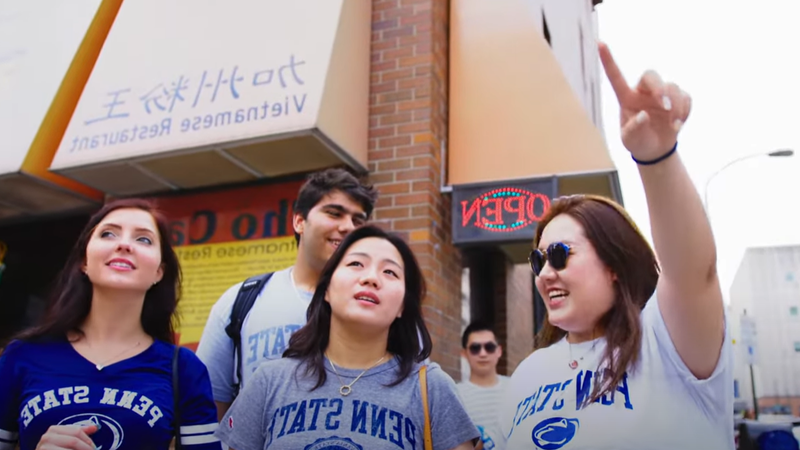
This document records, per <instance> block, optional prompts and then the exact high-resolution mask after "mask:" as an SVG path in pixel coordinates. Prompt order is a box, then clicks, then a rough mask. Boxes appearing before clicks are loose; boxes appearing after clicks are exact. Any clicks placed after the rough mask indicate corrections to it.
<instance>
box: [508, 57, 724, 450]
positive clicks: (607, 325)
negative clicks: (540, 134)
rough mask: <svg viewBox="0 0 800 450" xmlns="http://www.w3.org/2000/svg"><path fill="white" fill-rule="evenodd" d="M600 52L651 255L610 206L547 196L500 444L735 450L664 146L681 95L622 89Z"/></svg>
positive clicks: (680, 173) (709, 304) (693, 208)
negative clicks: (532, 309)
mask: <svg viewBox="0 0 800 450" xmlns="http://www.w3.org/2000/svg"><path fill="white" fill-rule="evenodd" d="M600 56H601V59H602V62H603V65H604V67H605V70H606V74H607V75H608V78H609V80H610V82H611V85H612V87H613V88H614V91H615V93H616V95H617V98H618V100H619V104H620V109H621V122H622V142H623V143H624V144H625V147H626V148H627V149H628V150H629V151H630V153H631V156H632V157H633V159H634V161H635V162H636V163H637V164H638V168H639V173H640V176H641V179H642V183H643V184H644V188H645V192H646V195H647V203H648V208H649V212H650V219H651V225H652V231H653V242H654V243H655V247H656V250H657V251H658V255H659V257H658V260H657V259H656V256H655V254H654V253H653V250H652V249H651V248H650V246H649V244H648V243H647V241H646V240H645V238H644V237H643V236H642V234H641V233H640V232H639V230H638V229H637V227H636V225H635V224H634V223H633V222H632V221H631V219H630V217H629V216H628V215H627V214H626V213H625V211H624V210H623V209H622V208H621V207H620V206H619V205H617V204H616V203H614V202H612V201H610V200H608V199H604V198H600V197H594V196H588V195H577V196H571V197H565V198H560V199H557V200H556V201H554V203H553V204H552V206H551V208H550V210H549V211H548V212H547V214H546V215H545V217H544V218H543V219H542V220H541V222H540V223H539V226H538V228H537V230H536V236H535V240H534V250H533V251H532V252H531V255H530V262H531V268H532V269H533V271H534V273H535V274H536V288H537V290H538V291H539V293H540V294H541V296H542V298H543V300H544V304H545V307H546V308H547V319H546V320H545V323H544V326H543V329H542V331H541V332H540V334H539V335H538V336H537V343H536V349H535V350H534V352H533V353H532V354H531V355H530V356H529V357H528V358H527V359H526V360H525V361H523V362H522V363H521V364H520V365H519V366H518V367H517V369H516V371H515V372H514V375H513V376H512V378H511V383H510V385H509V388H508V389H507V391H506V392H507V393H506V396H505V399H504V402H503V406H502V409H501V426H502V428H503V434H504V436H505V438H506V440H507V446H506V447H507V448H509V449H515V450H522V449H546V450H557V449H570V450H573V449H592V450H602V449H615V450H616V449H636V450H641V449H651V450H652V449H665V450H666V449H670V450H673V449H684V450H685V449H697V450H711V449H714V450H716V449H733V448H734V443H733V378H732V374H731V369H732V361H731V349H730V338H729V336H728V335H727V331H726V330H727V328H726V320H725V313H724V307H723V303H722V294H721V291H720V286H719V281H718V279H717V273H716V269H715V267H716V250H715V246H714V239H713V236H712V233H711V228H710V226H709V223H708V219H707V217H706V214H705V212H704V208H703V204H702V203H701V201H700V197H699V195H698V194H697V191H696V189H695V187H694V185H693V183H692V181H691V179H690V178H689V176H688V174H687V173H686V169H685V167H684V166H683V163H682V162H681V160H680V157H679V155H678V154H677V153H676V148H677V134H678V131H679V130H680V128H681V126H682V125H683V123H684V121H685V120H686V118H687V117H688V115H689V110H690V107H691V100H690V98H689V96H688V95H687V94H686V93H685V92H683V91H681V90H680V88H678V87H677V86H676V85H674V84H665V83H663V82H662V81H661V79H660V78H659V76H658V75H657V74H655V73H653V72H648V73H646V74H645V75H644V76H643V77H642V79H641V81H640V82H639V84H638V86H637V87H636V88H630V87H629V86H628V84H627V83H626V81H625V79H624V78H623V76H622V74H621V73H620V71H619V69H618V68H617V66H616V64H615V63H614V61H613V59H612V57H611V54H610V53H609V51H608V49H607V48H606V47H605V46H604V45H602V44H601V45H600ZM659 263H660V264H659ZM659 266H660V267H659Z"/></svg>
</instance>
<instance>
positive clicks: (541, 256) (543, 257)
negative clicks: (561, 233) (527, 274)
mask: <svg viewBox="0 0 800 450" xmlns="http://www.w3.org/2000/svg"><path fill="white" fill-rule="evenodd" d="M570 252H571V249H570V247H569V245H567V244H565V243H563V242H554V243H552V244H550V245H549V246H548V247H547V250H545V251H541V250H539V249H538V248H537V249H536V250H533V251H532V252H531V254H530V255H528V262H530V263H531V270H533V273H535V274H536V275H539V274H540V273H541V272H542V269H543V268H544V264H545V263H546V262H549V263H550V267H552V268H553V269H554V270H562V269H564V268H565V267H567V257H569V254H570Z"/></svg>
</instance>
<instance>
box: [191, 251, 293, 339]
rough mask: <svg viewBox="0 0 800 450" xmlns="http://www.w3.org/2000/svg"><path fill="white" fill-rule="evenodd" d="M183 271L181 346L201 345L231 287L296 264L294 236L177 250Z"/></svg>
mask: <svg viewBox="0 0 800 450" xmlns="http://www.w3.org/2000/svg"><path fill="white" fill-rule="evenodd" d="M175 251H176V253H177V254H178V259H179V260H180V262H181V268H182V270H183V284H182V290H183V291H182V297H181V300H180V303H179V304H178V312H179V314H180V317H181V324H180V328H179V329H180V343H181V344H185V343H196V342H199V341H200V336H201V335H202V334H203V328H204V327H205V325H206V320H207V319H208V313H209V311H210V310H211V307H212V306H214V303H216V301H217V300H218V299H219V297H220V296H221V295H222V294H223V293H224V292H225V291H226V290H227V289H228V288H230V287H231V286H233V285H234V284H236V283H240V282H242V281H244V280H245V279H246V278H248V277H251V276H253V275H258V274H261V273H266V272H275V271H277V270H281V269H285V268H287V267H289V266H291V265H292V264H294V261H295V258H296V257H297V243H296V241H295V238H294V236H286V237H278V238H268V239H254V240H245V241H233V242H221V243H216V244H205V245H186V246H181V247H176V248H175Z"/></svg>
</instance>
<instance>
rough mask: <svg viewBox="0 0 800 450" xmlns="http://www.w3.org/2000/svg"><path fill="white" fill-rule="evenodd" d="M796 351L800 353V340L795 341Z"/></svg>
mask: <svg viewBox="0 0 800 450" xmlns="http://www.w3.org/2000/svg"><path fill="white" fill-rule="evenodd" d="M794 351H796V352H798V353H800V342H797V341H795V343H794Z"/></svg>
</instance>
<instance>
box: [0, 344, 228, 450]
mask: <svg viewBox="0 0 800 450" xmlns="http://www.w3.org/2000/svg"><path fill="white" fill-rule="evenodd" d="M174 349H175V347H174V346H173V345H172V344H168V343H166V342H162V341H155V342H154V343H153V345H151V346H150V347H149V348H148V349H147V350H145V351H144V352H142V353H140V354H138V355H136V356H134V357H132V358H129V359H126V360H123V361H120V362H118V363H115V364H112V365H109V366H107V367H105V368H103V370H97V368H96V367H95V365H94V364H92V363H91V362H90V361H88V360H87V359H85V358H84V357H83V356H81V355H80V354H79V353H78V352H76V351H75V349H74V348H73V347H72V345H71V344H70V343H69V342H67V341H66V339H63V340H57V341H49V342H36V343H34V342H19V341H17V342H13V343H11V344H10V345H9V346H8V347H7V348H6V349H5V351H4V352H3V354H2V356H0V450H13V449H14V447H15V445H16V443H17V440H19V446H20V449H21V450H33V449H34V448H35V447H36V445H37V444H38V443H39V439H40V438H41V437H42V435H43V434H44V433H45V432H46V431H47V429H48V428H49V427H50V426H52V425H90V424H91V425H96V426H97V427H99V429H98V430H97V431H96V432H95V433H94V434H92V435H91V436H90V437H91V438H92V441H93V442H94V444H95V447H96V448H97V449H101V450H144V449H152V450H166V449H168V448H169V445H170V442H171V440H172V438H173V436H174V432H173V417H174V408H173V395H172V356H173V353H174ZM178 371H179V377H180V380H179V382H180V408H181V410H180V412H181V424H180V434H181V443H182V444H183V446H184V448H185V449H186V450H220V449H221V444H220V443H219V440H217V439H216V438H215V437H214V431H215V430H216V428H217V412H216V407H215V405H214V400H213V397H212V395H211V382H210V381H209V378H208V371H207V370H206V367H205V366H204V365H203V363H202V362H200V360H199V359H198V358H197V357H196V356H195V355H194V353H192V352H191V350H188V349H185V348H184V349H181V351H180V356H179V363H178Z"/></svg>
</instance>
